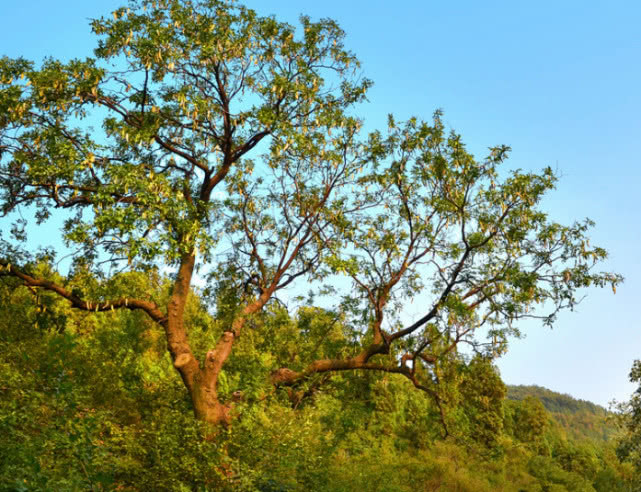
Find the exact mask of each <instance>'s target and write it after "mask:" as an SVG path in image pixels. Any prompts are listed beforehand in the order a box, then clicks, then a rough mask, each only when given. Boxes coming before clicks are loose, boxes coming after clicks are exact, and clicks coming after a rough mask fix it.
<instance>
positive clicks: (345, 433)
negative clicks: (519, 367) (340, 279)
mask: <svg viewBox="0 0 641 492" xmlns="http://www.w3.org/2000/svg"><path fill="white" fill-rule="evenodd" d="M122 282H125V283H127V282H133V283H134V284H136V283H140V284H145V285H147V286H154V285H155V286H156V287H155V289H156V290H155V291H151V290H150V291H149V295H153V296H156V297H157V298H158V299H163V297H166V286H165V283H164V281H162V280H161V279H157V278H156V280H154V274H153V273H150V274H149V277H147V278H146V279H144V278H142V277H141V276H137V277H136V276H133V277H131V278H126V277H125V278H123V279H122ZM0 290H1V292H0V294H1V296H2V299H3V300H6V301H7V302H3V303H1V304H0V320H1V321H0V344H1V345H0V350H1V353H2V357H1V359H0V388H1V391H0V431H1V432H2V435H3V436H5V438H4V439H2V440H0V463H2V466H1V467H0V490H52V489H53V490H203V491H204V490H221V491H224V490H229V491H232V490H233V491H245V490H247V491H253V490H260V491H299V490H300V491H303V490H331V491H360V490H367V491H390V492H391V491H404V490H407V491H415V490H425V491H432V490H461V491H470V492H477V491H488V492H490V491H502V490H504V491H512V490H532V491H535V490H570V491H590V490H597V491H600V492H601V491H602V492H606V491H618V490H621V491H624V490H629V486H630V484H631V483H633V480H634V477H635V475H634V472H633V470H632V467H631V466H629V465H626V464H621V463H620V462H619V461H618V459H617V457H616V455H615V453H614V448H613V445H612V444H611V443H604V442H603V441H602V440H590V439H589V436H586V437H585V438H584V439H583V440H581V441H575V440H572V439H571V438H569V433H566V432H565V431H564V430H563V428H562V427H560V426H558V425H557V424H555V423H554V420H553V419H554V415H568V414H560V413H559V414H550V413H548V412H547V411H546V410H545V409H544V407H543V405H542V404H541V403H540V402H539V400H536V399H534V398H533V397H530V398H526V399H524V400H521V401H520V400H509V399H505V398H504V395H505V386H504V385H503V383H502V382H501V381H500V378H499V377H498V373H497V371H496V369H495V368H494V367H493V366H492V365H491V363H490V362H489V361H488V360H487V359H484V358H481V357H476V358H473V359H472V360H470V361H469V362H467V363H464V362H463V361H459V362H458V363H457V365H456V367H457V372H458V374H459V376H458V379H457V381H458V383H457V386H456V387H451V388H452V392H451V393H449V394H447V395H443V396H446V397H447V398H449V403H450V404H451V405H452V407H448V412H449V413H448V419H449V420H448V422H449V424H450V429H451V432H452V435H451V436H450V437H449V438H447V439H443V438H442V437H441V436H442V426H441V423H440V419H439V411H438V408H437V407H436V405H435V402H434V400H433V399H430V398H428V397H426V395H425V394H424V393H420V392H414V391H409V386H410V385H411V384H410V382H409V381H407V379H406V378H403V377H402V376H400V375H385V376H383V375H380V374H378V373H375V372H370V371H367V372H358V373H357V374H356V375H355V377H344V376H343V375H342V374H337V375H335V376H333V377H332V378H331V379H324V380H320V381H319V380H316V379H313V378H312V380H311V381H309V382H308V383H307V385H306V386H305V387H304V388H302V389H301V391H302V390H304V391H303V392H304V393H305V394H304V395H302V397H301V399H295V400H294V401H292V399H290V395H288V393H287V391H285V390H279V391H277V392H274V391H273V389H272V387H271V386H270V385H269V384H268V382H267V381H266V380H265V378H264V376H263V378H262V379H261V375H264V373H265V371H268V370H270V369H271V368H274V367H279V364H280V363H281V362H282V360H280V359H282V358H290V359H293V360H296V358H297V357H301V356H302V354H304V353H306V350H308V349H309V350H311V349H312V348H313V349H315V350H317V351H318V352H317V353H316V354H315V356H316V355H321V356H324V355H327V354H336V353H337V352H340V351H341V350H349V338H348V336H347V334H348V331H347V330H346V329H345V327H344V326H343V325H342V324H341V322H340V320H337V319H336V318H335V317H334V316H333V315H332V313H329V312H327V311H324V310H321V309H311V308H310V309H305V310H302V311H301V312H300V313H299V315H298V316H297V317H296V318H293V319H292V318H290V317H289V316H288V315H287V313H286V311H285V310H283V309H277V308H275V309H273V310H271V311H270V312H267V313H265V314H264V315H261V316H259V317H257V318H256V320H255V323H256V329H255V330H254V331H252V332H250V335H249V336H247V337H246V338H245V339H244V340H242V345H241V346H240V349H239V350H238V351H237V352H235V353H234V355H233V356H232V359H231V360H230V364H229V366H227V367H226V370H225V374H226V383H225V384H226V385H227V386H228V389H226V391H228V392H230V394H231V393H233V392H236V391H241V392H242V394H243V396H242V401H239V403H238V406H237V407H236V410H235V411H236V412H237V418H236V420H235V421H234V424H233V425H232V426H231V427H230V428H229V429H227V430H219V431H217V432H215V433H214V434H212V430H211V428H209V427H207V426H205V425H204V424H199V423H198V422H196V421H194V420H193V418H192V417H191V414H190V412H191V411H190V405H189V401H188V400H187V399H186V398H185V395H184V393H183V391H182V389H181V386H180V384H179V382H177V381H176V379H175V378H174V377H173V372H172V371H173V370H172V368H171V362H170V360H169V357H167V355H166V354H165V351H164V347H163V345H164V341H163V339H162V332H161V331H160V330H158V329H157V328H156V327H155V326H154V325H153V324H152V323H150V322H149V321H148V320H147V319H146V318H145V317H144V316H142V315H140V314H137V313H135V312H134V313H131V312H125V311H116V312H113V313H112V312H108V313H103V314H100V315H99V316H93V315H92V316H88V315H87V314H83V313H79V312H77V311H72V310H71V309H69V308H68V306H66V304H65V303H64V302H63V301H61V300H59V299H58V298H56V297H52V299H51V303H50V304H49V305H48V308H47V310H46V311H45V314H46V313H49V312H51V316H53V317H54V318H55V317H57V316H60V314H64V315H65V316H66V318H65V319H66V322H65V325H64V329H62V330H60V329H59V327H58V326H57V325H56V324H55V323H54V324H47V323H38V324H37V325H36V322H35V320H36V311H37V308H38V306H39V305H41V304H42V302H43V301H42V299H41V298H39V297H38V296H37V295H36V294H34V293H33V292H30V291H29V290H28V289H27V288H25V287H16V286H15V285H13V284H12V282H10V281H5V282H3V283H1V284H0ZM9 315H10V316H9ZM188 319H189V320H190V322H193V323H195V324H196V325H197V326H199V329H198V330H195V331H194V343H195V344H196V345H199V344H201V343H202V344H206V343H207V339H208V338H209V337H212V336H216V333H217V332H219V330H220V328H219V327H217V326H216V322H215V321H214V320H212V319H211V317H210V316H209V315H208V314H207V313H206V311H205V310H204V308H203V304H202V302H201V300H200V299H199V298H198V297H197V296H196V295H193V296H192V297H191V300H190V302H189V306H188ZM16 324H17V325H18V326H20V327H21V329H20V330H16V329H15V326H16ZM283 325H285V326H290V327H291V331H289V332H286V335H285V337H290V338H291V344H289V345H284V344H282V343H280V342H278V343H272V342H273V339H272V338H271V336H265V337H260V336H259V335H260V334H261V333H266V334H267V335H269V334H271V333H272V331H273V330H275V327H276V326H283ZM261 327H264V329H261ZM283 347H286V350H284V349H283ZM297 349H298V350H297ZM303 349H305V350H303ZM299 351H300V353H299ZM140 354H142V357H141V356H140ZM259 355H260V356H261V357H258V356H259ZM299 363H300V364H301V365H303V364H305V363H306V361H305V360H302V359H301V360H300V361H299ZM566 399H568V397H566ZM455 402H458V404H456V405H454V403H455ZM575 404H576V403H573V404H572V405H575ZM578 405H579V406H580V404H578Z"/></svg>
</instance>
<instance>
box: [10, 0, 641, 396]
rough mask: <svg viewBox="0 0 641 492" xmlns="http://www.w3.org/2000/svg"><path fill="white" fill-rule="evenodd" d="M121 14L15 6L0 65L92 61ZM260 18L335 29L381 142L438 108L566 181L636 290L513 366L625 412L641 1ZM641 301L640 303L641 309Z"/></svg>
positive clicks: (559, 204)
mask: <svg viewBox="0 0 641 492" xmlns="http://www.w3.org/2000/svg"><path fill="white" fill-rule="evenodd" d="M123 3H124V2H120V1H114V0H94V1H92V2H85V1H80V0H65V1H64V2H50V1H44V0H23V1H22V2H8V1H4V2H2V5H1V6H0V16H1V17H2V19H3V29H2V30H0V56H2V55H8V56H11V57H16V56H24V57H26V58H29V59H33V60H35V61H40V60H42V58H43V57H44V56H47V55H50V56H53V57H56V58H62V59H69V58H73V57H79V58H83V57H86V56H90V55H91V50H92V49H93V47H94V46H95V38H94V37H93V36H92V35H91V33H90V30H89V26H88V19H89V18H92V17H99V16H101V15H105V16H106V15H109V14H110V12H111V11H112V10H113V9H115V8H116V7H118V6H120V5H122V4H123ZM245 4H246V5H248V6H250V7H252V8H254V9H256V10H257V11H258V12H259V13H260V14H274V15H276V17H277V18H279V20H285V21H288V22H291V23H293V24H295V23H296V22H297V18H298V15H299V14H301V13H303V14H305V15H309V16H310V17H312V19H318V18H321V17H330V18H333V19H335V20H337V21H338V22H339V24H340V25H341V26H342V27H343V29H344V30H345V31H346V46H347V47H348V48H349V49H351V50H352V51H353V52H354V53H355V54H356V55H357V56H358V58H359V59H360V60H361V61H362V70H363V74H364V75H365V76H366V77H368V78H370V79H372V80H373V81H374V87H373V88H372V89H371V91H370V92H369V102H368V103H366V104H364V105H362V106H361V107H360V108H359V109H358V112H359V114H360V115H362V117H364V118H365V120H366V124H367V128H370V129H373V128H376V127H384V126H385V122H386V118H387V114H388V113H394V115H395V118H396V119H397V121H398V120H403V119H406V118H408V117H410V116H418V117H420V118H423V119H429V118H430V117H431V115H432V113H433V112H434V110H435V109H437V108H441V109H443V111H444V121H445V122H446V124H447V125H448V126H450V127H451V128H453V129H455V130H456V131H457V132H458V133H460V134H461V135H462V136H463V141H464V142H466V143H467V145H468V149H470V150H471V151H472V152H473V153H474V154H475V155H476V156H477V157H478V158H482V157H484V156H485V154H486V153H487V148H488V147H490V146H494V145H498V144H506V145H510V146H511V147H512V149H513V152H512V154H511V155H512V157H511V158H510V160H509V161H508V163H507V167H508V168H511V169H514V168H522V169H528V170H529V169H531V170H539V169H541V168H543V167H546V166H552V167H553V168H554V169H556V170H557V171H558V172H559V173H560V175H561V180H560V181H559V183H558V187H557V190H556V191H555V192H554V193H552V194H551V195H550V197H549V198H548V199H547V200H546V201H545V203H544V207H545V210H546V211H548V212H549V213H550V215H551V217H552V218H553V219H555V220H557V221H560V222H563V223H568V222H571V221H573V220H576V219H582V218H584V217H590V218H592V219H593V220H595V221H596V228H595V230H594V231H593V233H592V237H593V243H594V244H597V245H599V246H602V247H605V248H606V249H607V250H608V251H609V252H610V256H611V258H610V260H609V261H608V262H607V264H606V265H604V269H608V270H612V271H616V272H618V273H621V274H623V275H624V276H625V278H626V281H625V283H624V284H623V285H622V286H621V287H620V288H619V289H618V291H617V294H616V295H613V293H612V291H611V290H610V289H609V288H608V289H604V290H597V289H591V290H588V291H586V292H585V293H586V294H587V296H588V297H587V298H586V300H585V301H584V302H583V303H582V304H581V305H580V306H579V308H578V309H577V310H576V311H575V312H572V313H563V314H562V315H561V316H560V317H559V319H558V322H557V324H556V327H555V329H554V330H552V331H550V330H549V329H546V328H543V327H541V326H540V325H538V324H528V325H524V331H525V332H526V337H525V338H523V339H520V340H514V341H512V343H511V345H510V348H509V351H508V353H507V355H505V356H504V357H503V358H502V359H500V360H499V361H498V365H499V367H500V369H501V374H502V376H503V379H504V380H505V381H506V382H507V383H509V384H538V385H541V386H545V387H547V388H550V389H552V390H555V391H560V392H563V393H568V394H570V395H572V396H575V397H578V398H582V399H586V400H591V401H593V402H596V403H599V404H601V405H607V403H608V402H609V401H610V400H611V399H613V398H616V399H618V400H622V399H626V398H627V397H628V396H629V394H630V393H631V391H632V390H633V387H632V386H631V385H630V384H629V383H628V381H627V379H628V372H629V370H630V367H631V365H632V361H633V360H634V359H636V358H641V330H639V321H638V319H639V316H638V307H637V306H638V304H639V302H641V301H640V297H641V295H640V294H641V262H640V260H639V254H638V252H637V251H638V248H639V245H640V244H641V221H640V220H639V212H638V208H639V207H638V202H639V199H640V198H641V192H640V191H639V185H640V184H641V166H639V164H640V162H639V161H640V159H641V158H640V156H641V116H640V115H641V90H640V88H641V63H639V62H640V55H641V31H640V30H639V28H638V26H639V23H640V22H641V3H640V2H633V1H626V2H622V1H619V2H617V1H612V2H608V3H607V6H606V3H605V2H591V1H587V2H586V1H584V2H578V1H577V2H574V1H564V2H563V4H562V5H559V2H553V1H548V0H544V1H539V2H513V1H511V2H508V1H504V2H492V1H488V2H475V1H459V2H455V3H454V2H445V1H438V2H419V1H407V0H397V1H396V2H389V1H367V2H366V1H363V0H350V1H345V0H342V1H337V0H326V1H323V2H311V1H310V2H308V1H298V2H294V1H286V0H270V1H269V2H266V1H258V0H249V1H247V2H245ZM635 299H636V301H635Z"/></svg>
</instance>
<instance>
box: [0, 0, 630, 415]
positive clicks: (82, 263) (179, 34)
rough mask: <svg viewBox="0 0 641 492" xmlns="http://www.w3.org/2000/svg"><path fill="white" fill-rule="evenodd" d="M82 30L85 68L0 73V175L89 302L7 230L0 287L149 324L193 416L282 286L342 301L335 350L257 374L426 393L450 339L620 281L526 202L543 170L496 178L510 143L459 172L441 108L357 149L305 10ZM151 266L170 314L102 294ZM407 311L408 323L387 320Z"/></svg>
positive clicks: (342, 81)
mask: <svg viewBox="0 0 641 492" xmlns="http://www.w3.org/2000/svg"><path fill="white" fill-rule="evenodd" d="M92 27H93V31H94V32H95V33H96V34H97V35H99V36H100V41H99V47H98V48H97V49H96V51H95V55H96V57H95V58H89V59H86V60H73V61H70V62H68V63H62V62H60V61H56V60H53V59H47V60H46V61H45V62H44V63H43V64H42V66H41V67H39V68H35V66H34V65H33V63H31V62H28V61H26V60H24V59H8V58H3V59H2V60H1V61H0V84H1V85H0V152H1V153H2V155H1V157H0V179H1V180H2V212H3V214H4V215H8V214H10V213H12V212H14V211H16V210H17V209H18V208H19V207H22V206H27V211H29V212H35V219H36V221H37V222H38V223H40V222H43V221H45V220H46V219H48V218H49V217H50V216H51V215H52V214H55V215H56V216H62V214H63V213H65V212H66V213H67V215H66V216H65V217H67V220H66V221H65V222H64V225H63V227H62V231H61V234H62V236H61V237H62V239H63V240H64V241H65V244H66V245H67V246H69V247H73V248H76V249H75V251H76V260H75V263H74V266H73V269H72V271H71V272H70V274H69V275H73V274H77V273H78V272H81V271H85V270H88V271H91V272H93V273H94V274H96V275H98V276H99V278H100V279H102V285H103V287H104V289H103V291H102V292H103V294H98V295H96V294H94V296H93V297H92V298H88V297H87V295H86V294H85V293H83V292H82V290H81V289H76V290H73V289H71V288H69V287H68V285H67V284H66V283H65V282H66V281H63V282H53V281H50V280H47V279H46V278H43V277H39V276H37V275H35V274H34V273H33V271H32V270H31V265H32V264H33V261H34V260H33V258H32V257H31V256H29V255H28V254H27V252H26V251H25V250H24V248H23V247H21V246H20V243H19V242H16V241H12V240H11V239H10V238H5V239H3V242H2V249H1V250H0V255H1V259H0V265H1V266H2V275H8V276H12V277H15V278H18V279H20V281H21V282H22V283H24V284H25V285H28V286H30V287H32V288H35V289H45V290H48V291H52V292H55V293H56V294H58V295H60V296H62V297H63V298H65V299H67V300H68V301H69V302H70V303H71V305H72V306H73V307H74V308H76V309H80V310H86V311H96V312H101V311H107V310H112V309H132V310H141V311H144V312H145V313H147V315H148V316H149V317H150V318H151V319H152V320H153V321H155V322H156V323H157V324H158V325H160V326H161V327H162V328H163V329H164V331H165V334H166V338H167V346H168V350H169V353H170V354H171V357H172V360H173V364H174V366H175V368H176V370H177V371H178V373H179V374H180V376H181V377H182V380H183V382H184V385H185V387H186V389H187V390H188V392H189V395H190V397H191V400H192V402H193V407H194V412H195V415H196V417H197V418H199V419H202V420H204V421H207V422H211V423H215V424H219V423H224V422H227V421H228V420H229V408H230V406H229V404H228V402H225V401H221V399H220V398H219V395H218V391H217V382H218V378H219V375H220V374H221V371H222V369H223V366H224V364H225V361H226V360H227V359H228V357H229V356H230V354H231V353H232V348H233V346H234V341H235V340H236V339H237V338H238V337H240V336H241V335H242V333H243V332H244V331H246V330H248V329H252V328H251V327H250V326H249V324H248V321H250V319H251V317H252V316H253V315H254V314H255V313H258V312H259V311H261V310H262V309H263V308H264V307H265V306H266V305H267V304H268V303H270V302H272V301H273V300H274V299H275V298H276V295H277V294H278V292H279V291H283V290H284V289H289V292H300V290H301V288H302V287H301V286H303V285H304V286H305V287H306V288H308V287H311V293H312V294H323V293H324V294H328V293H329V294H333V295H335V296H341V297H340V303H339V305H338V306H337V307H336V311H337V315H340V316H342V317H343V323H345V324H346V325H348V326H351V327H352V329H351V330H352V337H353V353H352V354H351V355H349V356H345V357H341V358H333V359H328V358H320V359H318V360H315V361H313V362H311V363H309V364H307V365H306V366H301V367H280V368H276V367H275V368H274V370H273V372H272V373H271V381H272V382H273V384H275V385H296V384H298V383H300V382H301V381H302V380H304V379H305V378H307V377H308V376H310V375H313V374H316V373H323V372H332V371H344V370H352V369H367V370H376V371H387V372H392V373H398V374H402V375H404V376H405V377H407V378H409V379H410V380H411V381H412V383H413V384H414V385H415V386H416V387H418V388H421V389H423V390H425V391H428V392H430V393H431V394H433V395H435V396H436V395H437V394H438V393H437V391H436V390H435V386H436V384H437V383H438V380H439V371H438V364H439V361H441V360H444V358H447V357H448V356H451V355H452V354H454V353H455V352H456V350H457V347H458V346H459V344H461V343H467V344H470V345H471V346H472V347H473V349H474V350H476V351H479V352H490V353H496V352H497V351H500V350H501V349H502V348H503V346H504V344H505V341H506V339H507V337H508V336H509V335H514V334H518V329H517V326H516V322H518V321H519V320H522V319H523V318H528V317H538V318H541V319H544V320H545V321H546V322H547V323H552V322H553V320H554V316H555V314H556V313H557V312H558V311H559V310H561V309H565V308H572V307H573V306H574V305H575V304H576V302H577V299H576V297H575V295H576V291H577V289H579V288H582V287H588V286H590V285H593V284H594V285H598V286H604V285H606V284H611V285H612V286H613V287H614V286H615V285H616V284H617V283H618V282H619V281H620V280H621V278H620V277H619V276H617V275H614V274H610V273H595V272H594V271H593V267H594V266H595V265H596V264H597V263H599V262H600V261H602V260H603V259H605V258H606V252H605V251H604V250H603V249H601V248H597V247H591V246H590V245H589V242H588V239H587V231H588V229H589V227H590V226H591V225H592V224H591V223H590V222H589V221H585V222H582V223H576V224H573V225H571V226H563V225H560V224H557V223H554V222H551V221H550V220H549V219H548V217H547V216H546V214H545V213H543V212H542V211H541V210H540V209H539V204H540V201H541V199H542V197H543V196H544V194H545V193H546V192H548V191H549V190H551V189H552V188H553V186H554V183H555V181H556V178H555V175H554V173H553V172H552V171H551V170H550V169H546V170H544V171H543V172H542V173H541V174H536V173H525V172H521V171H515V172H512V173H506V174H504V175H501V174H500V173H499V171H498V167H499V165H500V164H501V163H502V162H503V161H504V160H505V158H506V157H507V154H508V151H509V149H508V148H507V147H496V148H493V149H491V152H490V155H489V157H488V158H487V159H485V160H483V161H481V162H479V161H477V160H475V159H474V158H473V157H472V156H471V155H470V154H469V153H468V152H467V151H466V150H465V147H464V145H463V144H462V142H461V139H460V138H459V136H458V135H456V134H454V133H451V134H449V135H448V134H447V133H446V131H445V128H444V125H443V123H442V122H441V118H440V114H439V113H436V114H435V116H434V119H433V121H432V122H423V121H419V120H416V119H411V120H409V121H408V122H406V123H402V124H397V123H396V122H395V121H394V120H393V118H392V117H390V120H389V127H388V131H387V132H386V133H385V134H383V133H380V132H374V133H371V134H370V135H369V136H367V137H366V138H363V137H361V136H360V133H359V129H360V127H361V122H360V120H358V119H357V118H356V117H355V116H354V115H353V114H352V113H351V112H350V111H351V108H352V107H353V106H354V104H355V103H357V102H359V101H361V100H362V99H363V98H364V95H365V92H366V90H367V88H368V87H369V85H370V82H369V81H368V80H367V79H362V78H359V76H358V74H357V73H356V72H354V68H355V67H358V61H357V60H356V58H355V57H354V56H353V55H352V54H351V53H350V52H349V51H347V50H346V49H345V47H344V45H343V32H342V31H341V30H340V29H339V27H338V26H337V25H336V24H335V23H334V22H333V21H330V20H322V21H320V22H311V21H310V20H309V19H308V18H306V17H302V18H301V26H300V29H298V30H296V29H295V28H294V27H292V26H290V25H288V24H284V23H281V22H278V21H276V20H275V19H273V18H271V17H259V16H258V15H256V13H254V12H253V11H251V10H249V9H246V8H244V7H242V6H239V5H237V4H236V3H235V2H228V1H222V0H194V1H185V0H180V1H179V0H155V1H152V0H137V1H132V2H131V3H130V6H129V8H126V7H123V8H120V9H118V10H116V11H115V12H114V13H113V19H111V18H109V19H104V18H101V19H98V20H94V21H93V23H92ZM90 125H95V126H96V127H98V128H94V127H92V126H90ZM23 226H24V223H22V224H21V223H20V222H17V223H15V224H14V228H13V233H14V236H15V238H16V239H24V231H25V229H24V227H23ZM158 265H164V266H165V267H166V268H170V269H172V271H173V273H172V279H173V280H172V282H173V283H172V288H171V295H170V299H169V302H168V305H167V306H161V305H158V304H157V303H154V302H153V301H152V300H150V299H147V298H144V297H134V296H131V297H129V296H127V297H119V298H110V297H109V295H108V293H109V292H110V290H109V286H110V284H111V283H113V282H114V281H117V278H118V273H117V272H118V271H123V270H134V271H135V270H139V271H142V270H146V269H149V268H152V267H154V266H158ZM197 268H200V269H201V270H202V272H203V273H210V274H211V275H210V277H209V279H210V283H211V285H212V286H216V288H217V292H218V294H219V306H218V307H219V309H218V316H219V319H220V322H221V323H222V324H223V325H224V330H223V333H222V336H221V337H220V339H219V340H218V342H217V343H216V344H215V346H213V347H212V348H211V349H210V350H209V351H208V352H207V353H206V354H195V353H193V351H192V348H191V346H190V343H189V338H188V333H189V329H190V327H189V326H186V325H185V322H184V319H185V318H184V310H185V303H186V300H187V295H188V293H189V291H190V289H191V286H192V282H193V275H194V273H195V271H196V269H197ZM341 278H346V279H347V280H348V282H345V281H342V280H341ZM414 299H416V301H417V302H420V305H421V306H423V315H422V317H420V319H418V320H417V321H416V322H414V323H411V324H409V325H406V324H403V320H404V317H403V315H402V314H403V309H402V308H403V306H405V305H407V304H408V303H409V302H411V301H412V300H414ZM223 301H224V302H223ZM537 304H538V305H540V306H539V307H540V308H541V310H544V311H542V312H539V311H535V310H534V308H535V307H536V305H537ZM415 305H416V304H415ZM485 334H489V338H487V339H486V338H485V336H484V335H485ZM448 354H449V355H448Z"/></svg>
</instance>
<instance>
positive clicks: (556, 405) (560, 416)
mask: <svg viewBox="0 0 641 492" xmlns="http://www.w3.org/2000/svg"><path fill="white" fill-rule="evenodd" d="M528 397H533V398H536V399H538V400H540V401H541V403H542V404H543V406H544V407H545V409H546V410H547V411H548V412H549V413H550V415H551V416H552V418H553V419H554V421H555V422H556V423H557V424H558V425H559V426H560V427H561V428H562V429H563V430H564V431H565V433H566V435H567V437H570V438H572V439H597V440H603V441H606V440H608V439H609V438H610V437H611V436H612V435H613V433H614V431H615V427H614V424H613V423H612V422H610V421H609V420H608V411H607V410H606V409H605V408H603V407H602V406H600V405H597V404H595V403H592V402H590V401H586V400H578V399H576V398H573V397H572V396H570V395H567V394H563V393H557V392H556V391H552V390H549V389H547V388H543V387H541V386H536V385H531V386H522V385H519V386H508V387H507V398H508V399H509V400H517V401H521V400H525V399H526V398H528Z"/></svg>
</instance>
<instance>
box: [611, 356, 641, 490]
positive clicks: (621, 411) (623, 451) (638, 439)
mask: <svg viewBox="0 0 641 492" xmlns="http://www.w3.org/2000/svg"><path fill="white" fill-rule="evenodd" d="M630 382H632V383H641V360H635V361H634V364H632V369H631V370H630ZM615 410H617V412H618V414H617V418H616V423H617V425H618V427H619V428H620V430H621V431H622V432H621V436H620V437H619V439H618V443H617V450H616V452H617V456H618V457H619V459H620V460H621V461H626V462H629V463H632V465H634V467H635V469H636V472H637V474H639V476H640V477H641V474H640V473H639V472H641V445H640V443H641V384H639V387H638V388H637V389H636V390H635V391H634V393H633V394H632V397H631V398H630V400H629V401H627V402H621V403H618V404H617V405H616V406H615Z"/></svg>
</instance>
